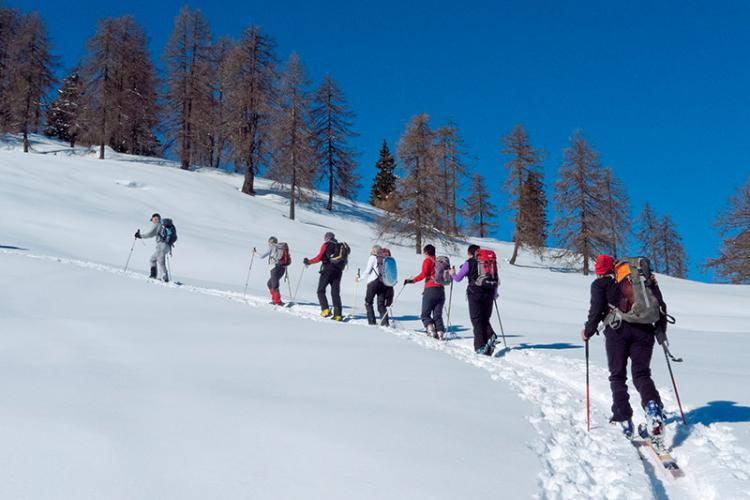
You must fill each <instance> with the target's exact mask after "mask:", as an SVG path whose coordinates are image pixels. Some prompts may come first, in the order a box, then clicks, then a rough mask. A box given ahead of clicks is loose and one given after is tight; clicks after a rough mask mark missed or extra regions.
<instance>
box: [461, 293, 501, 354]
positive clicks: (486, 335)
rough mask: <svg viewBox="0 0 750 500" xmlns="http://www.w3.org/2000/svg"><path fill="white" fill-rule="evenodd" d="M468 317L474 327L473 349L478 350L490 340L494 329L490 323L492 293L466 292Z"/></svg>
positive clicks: (493, 300)
mask: <svg viewBox="0 0 750 500" xmlns="http://www.w3.org/2000/svg"><path fill="white" fill-rule="evenodd" d="M467 298H468V300H469V317H470V318H471V325H472V326H473V327H474V351H478V350H479V349H481V348H482V347H484V346H485V345H487V342H488V341H489V340H490V338H491V337H492V336H493V335H494V334H495V331H494V330H493V329H492V325H490V320H491V319H492V306H493V304H494V302H495V297H494V293H481V292H477V293H468V294H467Z"/></svg>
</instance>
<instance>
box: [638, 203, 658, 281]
mask: <svg viewBox="0 0 750 500" xmlns="http://www.w3.org/2000/svg"><path fill="white" fill-rule="evenodd" d="M658 228H659V219H658V217H657V216H656V213H654V210H653V209H652V208H651V205H650V204H649V203H648V202H646V203H644V205H643V210H642V211H641V214H640V215H639V216H638V231H637V232H636V234H635V239H636V241H637V242H638V245H639V251H640V252H641V255H643V256H644V257H647V258H648V260H650V261H651V267H652V268H653V269H659V264H660V263H659V257H658V249H659V247H658Z"/></svg>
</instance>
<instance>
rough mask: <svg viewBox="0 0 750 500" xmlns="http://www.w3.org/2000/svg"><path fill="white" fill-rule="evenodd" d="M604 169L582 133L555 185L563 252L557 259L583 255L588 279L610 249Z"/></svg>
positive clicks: (556, 226) (565, 155) (573, 140)
mask: <svg viewBox="0 0 750 500" xmlns="http://www.w3.org/2000/svg"><path fill="white" fill-rule="evenodd" d="M601 178H602V167H601V164H600V163H599V154H598V153H597V152H596V151H594V149H593V148H592V147H591V146H590V145H589V143H588V142H586V139H584V137H583V135H582V134H581V133H580V132H576V133H575V134H574V135H573V137H572V138H571V141H570V147H569V148H567V149H565V151H564V153H563V164H562V166H561V167H560V172H559V175H558V180H557V182H556V183H555V201H556V203H557V212H558V213H559V214H560V215H559V217H558V218H557V220H555V223H554V228H553V234H554V235H555V236H556V238H557V239H558V241H559V243H560V246H561V247H562V249H563V251H562V252H561V253H559V254H558V255H557V256H556V257H558V258H569V257H571V256H573V255H577V256H580V258H581V259H582V260H583V274H584V275H585V276H588V274H589V271H590V263H591V261H592V259H593V258H594V257H595V256H596V255H597V254H599V253H604V252H606V251H607V250H608V247H609V245H608V243H609V241H608V235H607V226H608V224H607V222H606V221H605V220H604V219H603V217H602V214H603V213H604V212H605V211H604V207H603V206H602V201H601V200H602V199H603V198H604V196H603V193H602V181H601Z"/></svg>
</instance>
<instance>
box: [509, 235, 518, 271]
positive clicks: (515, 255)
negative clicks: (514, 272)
mask: <svg viewBox="0 0 750 500" xmlns="http://www.w3.org/2000/svg"><path fill="white" fill-rule="evenodd" d="M513 239H514V240H515V241H514V242H513V255H512V256H511V257H510V261H509V264H511V265H513V266H514V265H516V259H517V258H518V247H520V246H521V245H519V244H518V238H513Z"/></svg>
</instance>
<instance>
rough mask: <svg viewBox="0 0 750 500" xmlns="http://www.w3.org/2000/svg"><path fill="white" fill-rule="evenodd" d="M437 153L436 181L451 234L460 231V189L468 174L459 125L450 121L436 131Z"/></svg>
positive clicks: (439, 199) (447, 228) (440, 201)
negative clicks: (464, 177)
mask: <svg viewBox="0 0 750 500" xmlns="http://www.w3.org/2000/svg"><path fill="white" fill-rule="evenodd" d="M435 147H436V153H437V162H438V164H437V172H436V174H437V175H436V181H437V182H439V187H440V188H441V193H440V196H439V197H438V200H437V202H438V204H439V206H441V207H442V208H443V215H444V217H445V220H446V221H447V223H448V224H447V227H446V228H445V229H446V230H447V231H448V232H449V233H450V234H451V235H453V236H455V235H458V233H459V228H458V199H457V198H458V191H459V190H460V189H461V178H462V177H463V176H464V175H466V166H465V164H464V156H465V154H466V153H465V151H464V141H463V139H462V138H461V136H460V134H459V132H458V127H456V125H455V124H453V123H449V124H448V125H445V126H442V127H440V128H439V129H437V130H436V131H435Z"/></svg>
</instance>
